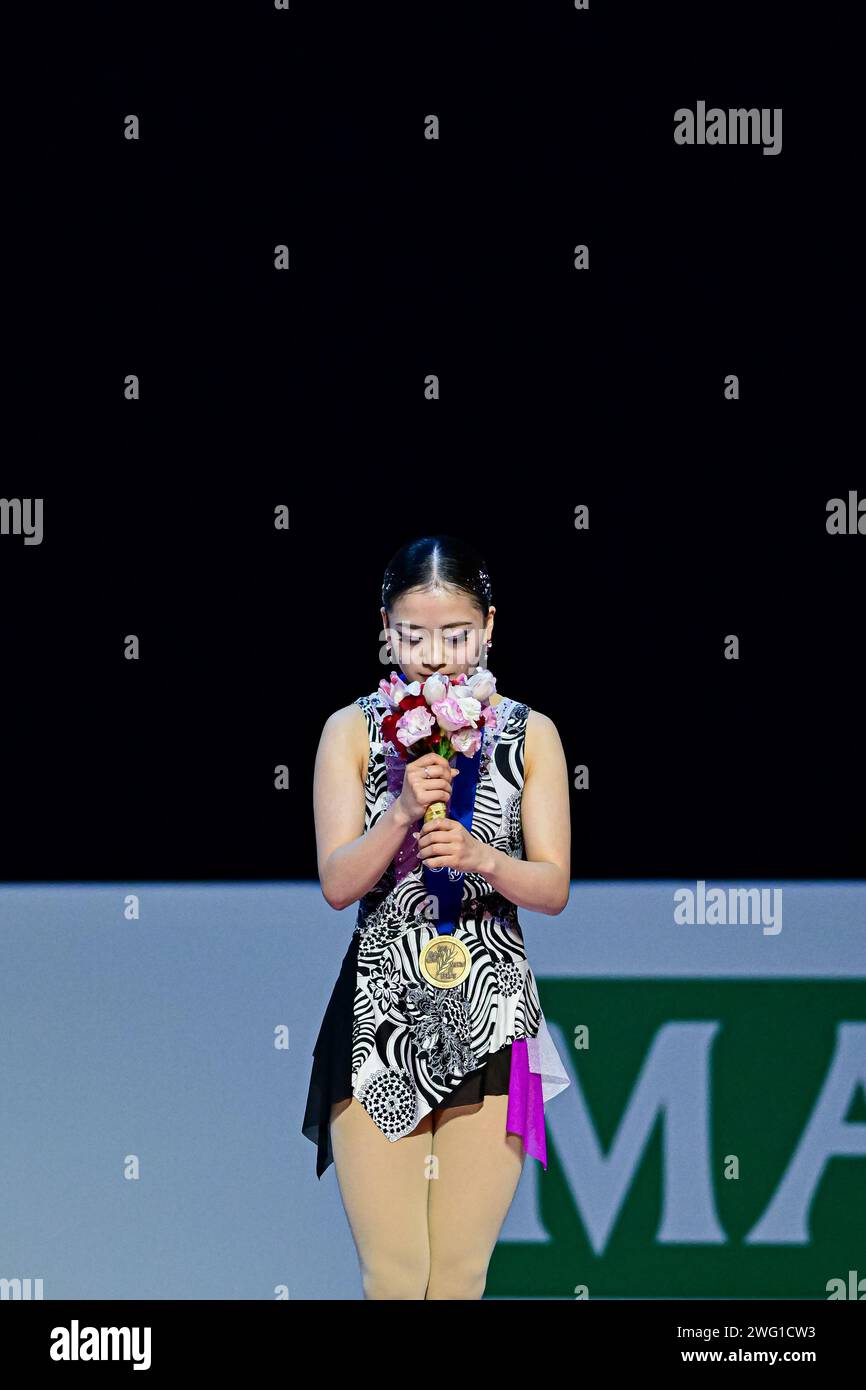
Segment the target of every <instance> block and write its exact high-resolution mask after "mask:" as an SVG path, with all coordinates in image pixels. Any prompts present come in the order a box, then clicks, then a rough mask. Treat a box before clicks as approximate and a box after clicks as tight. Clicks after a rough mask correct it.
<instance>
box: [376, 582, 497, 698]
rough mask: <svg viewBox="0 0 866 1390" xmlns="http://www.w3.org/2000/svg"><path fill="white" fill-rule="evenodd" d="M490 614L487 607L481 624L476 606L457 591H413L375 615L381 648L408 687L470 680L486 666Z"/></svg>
mask: <svg viewBox="0 0 866 1390" xmlns="http://www.w3.org/2000/svg"><path fill="white" fill-rule="evenodd" d="M495 612H496V609H495V608H493V607H492V606H491V608H490V611H489V613H488V615H487V619H486V621H485V618H484V615H483V613H482V611H481V608H480V607H479V604H478V600H477V599H476V598H475V596H474V595H473V594H468V593H466V592H464V591H463V590H462V589H444V588H439V589H434V590H430V589H423V590H421V589H416V590H413V591H411V592H409V593H406V594H401V595H400V597H399V598H397V599H395V600H394V602H393V604H392V605H391V608H390V610H386V609H384V608H383V609H382V610H381V613H382V624H383V628H384V630H385V638H386V642H385V647H386V649H387V647H388V646H390V648H391V651H392V653H393V662H392V664H393V665H397V666H399V667H400V668H401V669H402V670H403V671H404V672H405V674H406V676H407V677H408V678H409V680H410V681H416V680H417V681H425V680H426V679H427V677H428V676H432V675H443V676H451V677H452V678H453V677H454V676H459V675H467V676H471V675H472V673H473V672H474V671H475V670H477V669H478V667H479V666H482V665H485V664H486V663H485V661H484V644H485V642H489V641H490V637H491V635H492V633H493V617H494V614H495Z"/></svg>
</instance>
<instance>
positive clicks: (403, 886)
mask: <svg viewBox="0 0 866 1390" xmlns="http://www.w3.org/2000/svg"><path fill="white" fill-rule="evenodd" d="M355 703H356V704H357V705H359V706H360V708H361V709H362V710H363V712H364V715H365V718H366V720H367V732H368V737H369V744H370V752H369V759H368V764H367V776H366V780H365V784H364V792H365V815H364V830H365V833H366V831H367V830H369V829H370V828H371V827H372V826H373V825H375V824H376V821H377V820H378V819H379V817H380V816H382V815H383V814H384V812H385V811H386V810H387V809H388V807H389V806H390V805H391V803H392V802H393V801H394V800H395V798H396V796H398V795H399V790H400V787H401V786H402V777H403V774H404V771H405V766H406V764H405V763H404V762H403V760H402V758H401V757H400V755H399V753H398V752H396V751H395V750H394V748H393V746H392V745H390V744H386V743H384V742H383V739H382V729H381V721H382V719H383V718H384V716H385V715H386V714H387V713H389V708H388V706H387V705H386V703H385V701H384V699H383V697H382V696H381V695H380V694H379V692H378V691H374V692H373V694H372V695H362V696H360V697H359V698H358V699H357V700H356V701H355ZM494 709H495V710H496V714H497V723H496V726H495V728H492V729H491V728H490V726H488V727H487V728H485V730H484V735H483V743H482V752H481V761H480V771H479V777H478V785H477V790H476V795H475V806H474V810H473V816H472V834H473V835H474V836H476V837H477V838H478V839H480V840H483V841H484V843H485V844H491V845H493V846H494V848H496V849H499V850H502V851H503V852H504V853H506V854H509V855H511V856H512V857H514V858H518V859H523V858H525V855H524V849H523V834H522V829H521V822H520V803H521V797H522V792H523V772H524V739H525V733H526V721H527V719H528V717H529V706H528V705H525V704H521V703H519V702H518V701H516V700H509V699H506V698H503V699H502V700H500V701H498V702H497V703H496V704H495V705H494ZM420 826H421V821H418V822H416V823H415V824H414V825H412V826H410V828H409V831H408V832H407V834H406V837H405V839H404V841H403V844H402V845H401V846H400V848H399V850H398V852H397V854H396V855H395V857H394V860H393V861H392V863H391V864H389V865H388V867H387V868H386V870H385V872H384V873H383V874H382V877H381V878H380V879H379V882H378V883H377V884H375V886H374V887H373V888H371V889H370V890H369V892H367V893H366V894H365V895H364V897H363V898H361V900H360V902H359V904H358V914H357V919H356V923H355V928H354V931H353V933H352V939H351V941H350V943H349V948H348V950H347V952H346V955H345V957H344V959H343V964H342V966H341V969H340V973H339V976H338V978H337V982H336V984H335V985H334V989H333V992H332V994H331V998H330V1001H329V1003H328V1007H327V1009H326V1010H325V1015H324V1018H323V1020H322V1025H321V1028H320V1030H319V1036H318V1038H317V1040H316V1045H315V1047H314V1048H313V1067H312V1073H311V1076H310V1085H309V1090H308V1094H307V1101H306V1107H305V1112H304V1120H303V1125H302V1133H303V1134H305V1135H306V1137H307V1138H308V1139H310V1140H312V1142H313V1143H314V1144H316V1146H317V1150H318V1153H317V1159H316V1174H317V1176H318V1177H321V1176H322V1174H323V1173H324V1171H325V1169H326V1168H327V1167H328V1166H329V1165H330V1164H331V1163H332V1162H333V1151H332V1148H331V1134H330V1114H331V1106H332V1105H333V1104H334V1103H335V1102H336V1101H338V1100H345V1099H348V1098H349V1097H350V1096H353V1095H354V1096H355V1097H356V1099H357V1100H359V1101H360V1102H361V1104H362V1105H363V1106H364V1108H365V1109H366V1111H367V1113H368V1114H369V1116H370V1118H371V1119H372V1120H373V1121H374V1122H375V1124H377V1125H378V1126H379V1128H380V1129H381V1131H382V1133H383V1134H385V1135H386V1136H387V1138H388V1139H390V1140H393V1141H397V1140H399V1139H401V1138H403V1137H404V1136H405V1135H407V1134H410V1133H411V1132H412V1130H414V1129H415V1128H416V1126H417V1125H418V1124H419V1122H420V1121H421V1120H422V1119H423V1118H424V1116H425V1115H427V1114H428V1113H429V1112H430V1111H431V1110H439V1109H443V1108H447V1107H450V1106H455V1105H467V1104H473V1103H475V1102H477V1101H480V1100H482V1099H483V1098H484V1096H485V1095H508V1097H509V1101H508V1113H507V1120H506V1132H508V1133H517V1134H521V1135H522V1136H523V1141H524V1145H525V1148H526V1151H527V1153H528V1154H530V1155H532V1156H533V1157H535V1158H538V1159H539V1161H540V1162H541V1163H542V1164H543V1166H544V1167H545V1169H546V1167H547V1149H546V1136H545V1123H544V1106H545V1104H546V1103H547V1102H548V1101H549V1100H550V1099H551V1098H552V1097H553V1096H555V1095H558V1094H559V1092H560V1091H562V1090H564V1089H565V1087H566V1086H568V1085H569V1077H568V1074H567V1072H566V1071H565V1068H564V1067H563V1065H562V1061H561V1059H560V1057H559V1054H558V1052H557V1050H556V1046H555V1044H554V1042H553V1039H552V1037H551V1036H550V1033H549V1031H548V1028H547V1024H546V1022H545V1019H544V1014H543V1011H542V1008H541V1004H540V1001H539V997H538V989H537V986H536V982H535V977H534V975H533V973H532V970H531V968H530V965H529V961H528V960H527V957H526V951H525V948H524V944H523V932H522V929H521V926H520V923H519V921H518V917H517V908H516V906H515V904H514V903H512V902H510V901H509V900H508V899H507V898H505V897H503V896H502V894H501V893H498V892H497V891H496V890H495V889H494V888H493V887H492V885H491V884H490V883H489V882H488V880H487V879H485V878H484V877H482V875H481V874H477V873H468V874H465V875H464V879H463V900H462V904H461V908H460V912H459V915H458V918H457V922H456V924H455V928H454V936H455V937H456V938H459V939H460V940H462V941H464V942H465V943H467V945H468V947H469V951H470V956H471V958H472V967H471V970H470V974H469V976H468V978H467V979H466V980H464V981H463V982H462V983H461V984H459V985H457V986H455V987H454V988H451V989H437V988H436V986H434V985H431V984H429V983H428V981H427V980H426V979H425V977H424V975H423V974H422V973H421V970H420V967H419V964H418V957H419V953H420V951H421V949H422V947H423V946H424V945H425V943H426V942H427V941H429V940H430V939H431V937H433V936H435V935H436V927H435V923H434V922H433V921H431V920H430V916H429V904H430V900H429V896H428V893H427V890H426V889H425V886H424V881H423V866H422V861H421V860H420V859H418V856H417V851H416V847H415V841H414V839H413V838H412V832H413V831H417V830H419V829H420ZM425 909H427V910H426V911H425Z"/></svg>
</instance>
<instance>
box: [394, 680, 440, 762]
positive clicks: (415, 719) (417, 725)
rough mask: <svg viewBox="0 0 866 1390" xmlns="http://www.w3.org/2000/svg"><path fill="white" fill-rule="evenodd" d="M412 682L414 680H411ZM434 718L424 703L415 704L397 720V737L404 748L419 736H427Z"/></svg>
mask: <svg viewBox="0 0 866 1390" xmlns="http://www.w3.org/2000/svg"><path fill="white" fill-rule="evenodd" d="M413 684H414V682H413ZM435 725H436V720H435V719H434V718H433V715H432V714H431V713H430V711H429V709H427V707H426V706H425V705H416V706H415V707H414V709H410V710H407V711H406V713H405V714H403V715H401V716H400V718H399V719H398V720H397V737H398V739H399V740H400V742H401V743H402V745H403V747H404V748H411V747H412V744H413V743H417V742H418V740H419V739H421V738H429V737H430V734H431V733H432V732H433V729H434V727H435Z"/></svg>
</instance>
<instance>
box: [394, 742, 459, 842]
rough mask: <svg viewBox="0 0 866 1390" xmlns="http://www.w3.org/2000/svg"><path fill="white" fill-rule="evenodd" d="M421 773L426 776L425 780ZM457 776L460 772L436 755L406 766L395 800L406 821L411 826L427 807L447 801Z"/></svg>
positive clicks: (424, 757) (446, 760)
mask: <svg viewBox="0 0 866 1390" xmlns="http://www.w3.org/2000/svg"><path fill="white" fill-rule="evenodd" d="M425 770H428V771H429V774H430V775H429V776H427V777H425V775H424V773H425ZM459 776H460V769H459V768H456V767H450V766H449V764H448V759H447V758H443V757H441V756H440V755H439V754H438V753H425V754H424V755H423V757H421V758H414V759H413V760H412V762H410V763H407V765H406V771H405V773H404V775H403V790H402V792H401V793H400V795H399V797H398V798H397V800H398V804H399V806H400V808H401V810H402V812H403V815H404V817H405V819H406V821H407V822H408V823H409V824H410V825H413V824H414V823H415V821H417V820H421V818H422V816H423V815H424V812H425V811H426V810H427V807H428V806H432V805H433V802H434V801H444V802H445V805H446V806H447V805H448V802H449V801H450V800H451V783H452V782H453V781H454V778H455V777H459Z"/></svg>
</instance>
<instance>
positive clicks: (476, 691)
mask: <svg viewBox="0 0 866 1390" xmlns="http://www.w3.org/2000/svg"><path fill="white" fill-rule="evenodd" d="M466 688H467V689H468V690H470V691H471V692H472V694H473V695H474V696H475V699H476V700H489V699H490V696H491V695H492V694H493V693H494V691H495V690H496V677H495V676H494V675H493V674H492V672H490V671H486V670H483V669H479V670H477V671H476V672H475V675H474V676H470V677H469V680H468V682H467V686H466Z"/></svg>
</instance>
